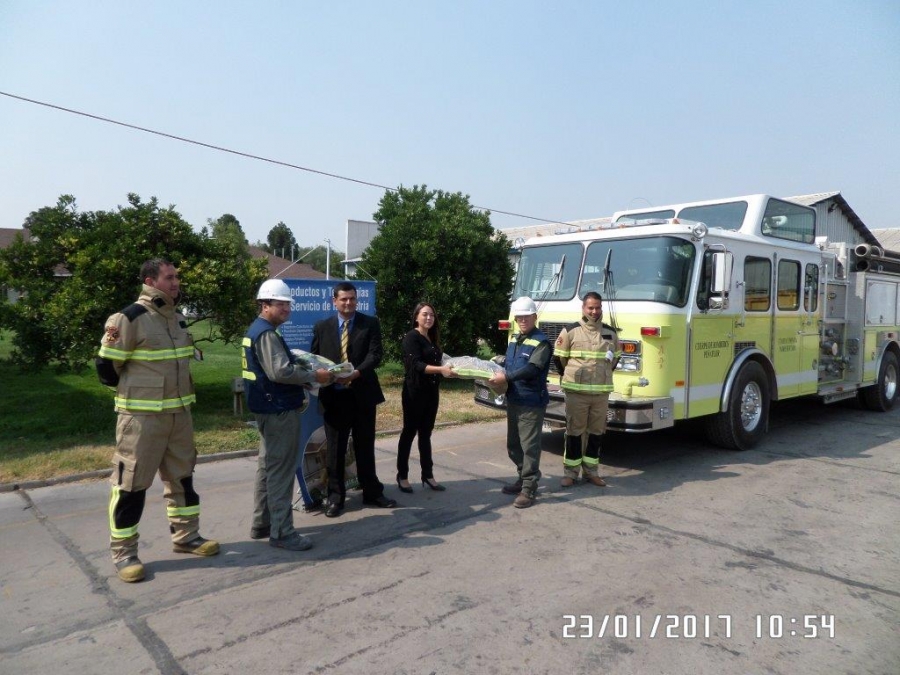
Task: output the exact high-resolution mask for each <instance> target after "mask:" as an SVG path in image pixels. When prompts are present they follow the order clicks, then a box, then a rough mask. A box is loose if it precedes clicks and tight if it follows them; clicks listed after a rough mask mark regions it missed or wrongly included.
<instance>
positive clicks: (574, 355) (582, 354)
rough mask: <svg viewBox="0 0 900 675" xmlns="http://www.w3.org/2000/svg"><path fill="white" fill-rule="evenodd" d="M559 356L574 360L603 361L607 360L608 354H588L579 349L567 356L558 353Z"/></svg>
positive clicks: (569, 352)
mask: <svg viewBox="0 0 900 675" xmlns="http://www.w3.org/2000/svg"><path fill="white" fill-rule="evenodd" d="M556 354H557V356H568V357H571V358H573V359H600V360H603V359H605V358H606V352H588V351H583V350H579V349H574V350H569V351H568V352H567V353H566V354H565V355H564V354H562V353H561V352H556Z"/></svg>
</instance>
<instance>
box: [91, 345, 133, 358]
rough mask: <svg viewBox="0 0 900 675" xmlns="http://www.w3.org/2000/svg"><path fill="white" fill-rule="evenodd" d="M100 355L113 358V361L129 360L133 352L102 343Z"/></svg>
mask: <svg viewBox="0 0 900 675" xmlns="http://www.w3.org/2000/svg"><path fill="white" fill-rule="evenodd" d="M97 353H98V355H99V356H100V357H102V358H104V359H112V360H113V361H127V360H128V359H129V358H130V357H131V354H132V352H126V351H125V350H123V349H113V348H112V347H107V346H106V345H100V351H99V352H97Z"/></svg>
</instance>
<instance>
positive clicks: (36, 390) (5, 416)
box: [0, 330, 503, 483]
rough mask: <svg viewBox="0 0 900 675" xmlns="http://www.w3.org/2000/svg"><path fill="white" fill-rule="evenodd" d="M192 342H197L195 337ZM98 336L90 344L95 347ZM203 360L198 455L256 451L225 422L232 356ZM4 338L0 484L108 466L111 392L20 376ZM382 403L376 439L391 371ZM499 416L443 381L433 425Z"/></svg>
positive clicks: (396, 374) (93, 384) (384, 371)
mask: <svg viewBox="0 0 900 675" xmlns="http://www.w3.org/2000/svg"><path fill="white" fill-rule="evenodd" d="M194 334H195V335H200V334H202V332H201V331H198V330H195V331H194ZM99 335H100V334H99V332H98V341H99ZM200 347H201V348H202V349H203V353H204V360H203V362H202V363H194V364H193V366H192V373H193V376H194V383H195V385H196V389H197V404H196V405H195V406H194V408H193V412H194V430H195V440H196V444H197V451H198V452H199V453H200V454H213V453H217V452H230V451H235V450H246V449H248V448H256V447H257V446H258V442H259V441H258V436H257V433H256V430H255V429H254V428H252V427H250V426H248V425H247V421H248V420H250V419H251V417H250V415H249V414H247V413H246V411H245V413H244V415H243V416H235V415H234V414H233V395H232V393H231V381H232V379H233V378H235V377H239V376H240V348H239V347H238V346H234V345H231V346H227V345H222V344H220V343H214V344H210V343H202V344H201V345H200ZM11 351H12V345H11V341H10V336H9V334H8V333H6V332H3V331H0V381H2V382H3V386H2V387H0V411H2V414H0V483H11V482H17V481H24V480H35V479H45V478H52V477H55V476H62V475H67V474H73V473H80V472H84V471H92V470H95V469H105V468H107V467H109V466H110V459H111V457H112V453H113V449H114V444H115V425H116V413H115V411H114V410H113V391H112V390H111V389H109V388H107V387H104V386H103V385H101V384H100V382H99V381H98V380H97V376H96V373H95V372H94V370H93V368H90V369H88V370H85V371H84V372H82V373H78V374H75V373H65V374H57V373H56V372H54V371H53V369H52V368H47V369H45V370H44V371H42V372H40V373H22V372H20V370H19V368H18V367H17V366H16V365H15V364H13V363H11V362H10V360H9V356H10V352H11ZM379 376H380V378H381V383H382V387H383V388H384V393H385V398H386V399H387V401H386V403H384V404H383V405H381V406H379V408H378V431H379V432H386V431H393V430H398V429H399V428H400V426H401V422H402V412H401V406H400V388H401V385H402V381H403V370H402V367H401V366H400V365H399V364H392V363H389V364H385V365H384V366H383V367H382V368H380V369H379ZM502 416H503V414H502V413H498V412H495V411H493V410H490V409H487V408H483V407H481V406H477V405H475V403H474V402H473V401H472V383H471V381H468V380H457V381H452V380H450V381H446V382H445V383H444V386H443V388H442V391H441V408H440V411H439V413H438V423H439V424H440V423H442V422H453V423H463V422H475V421H482V420H487V419H501V418H502Z"/></svg>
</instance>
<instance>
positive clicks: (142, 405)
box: [115, 394, 197, 412]
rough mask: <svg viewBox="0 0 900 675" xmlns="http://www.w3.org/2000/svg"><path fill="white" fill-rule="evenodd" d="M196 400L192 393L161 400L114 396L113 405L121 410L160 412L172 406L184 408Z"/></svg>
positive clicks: (170, 408)
mask: <svg viewBox="0 0 900 675" xmlns="http://www.w3.org/2000/svg"><path fill="white" fill-rule="evenodd" d="M196 402H197V397H196V396H195V395H194V394H189V395H188V396H181V397H180V398H164V399H161V400H157V401H154V400H150V399H138V398H124V397H122V396H116V398H115V405H116V407H117V408H122V409H123V410H131V411H134V412H162V411H163V410H172V409H174V408H186V407H187V406H189V405H191V404H192V403H196Z"/></svg>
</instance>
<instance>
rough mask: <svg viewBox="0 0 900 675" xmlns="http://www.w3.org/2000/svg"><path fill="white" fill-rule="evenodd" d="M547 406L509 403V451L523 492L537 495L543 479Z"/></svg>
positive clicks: (507, 435)
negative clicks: (545, 411) (543, 439)
mask: <svg viewBox="0 0 900 675" xmlns="http://www.w3.org/2000/svg"><path fill="white" fill-rule="evenodd" d="M544 410H545V409H544V408H542V407H539V408H532V407H530V406H523V405H513V404H510V403H507V405H506V451H507V453H508V454H509V458H510V459H511V460H512V461H513V464H515V465H516V470H517V471H518V474H519V480H521V481H522V492H524V493H525V494H527V495H529V496H532V497H533V496H534V493H535V492H537V487H538V481H539V480H540V479H541V468H540V467H541V429H542V427H543V424H544Z"/></svg>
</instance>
